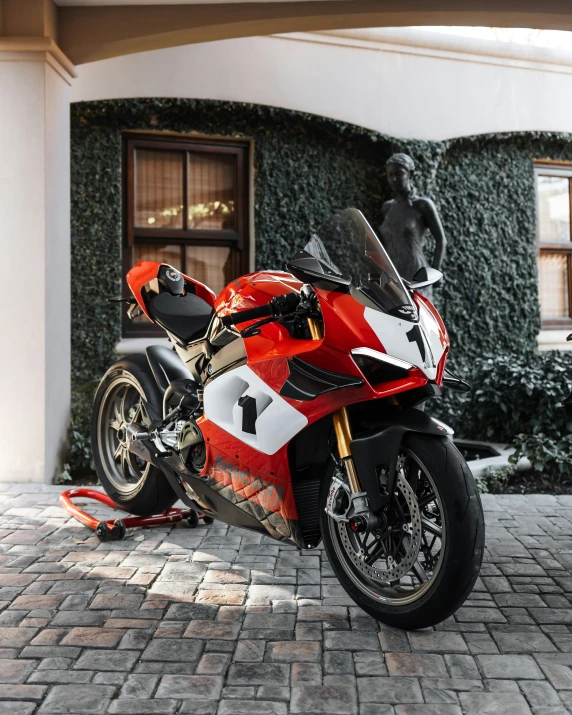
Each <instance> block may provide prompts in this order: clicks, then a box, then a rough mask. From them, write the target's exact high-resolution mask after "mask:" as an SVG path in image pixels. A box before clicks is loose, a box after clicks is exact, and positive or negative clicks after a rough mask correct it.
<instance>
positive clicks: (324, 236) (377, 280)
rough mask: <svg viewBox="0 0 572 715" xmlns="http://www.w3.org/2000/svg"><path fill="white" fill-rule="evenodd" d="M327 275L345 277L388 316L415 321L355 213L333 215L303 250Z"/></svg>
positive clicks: (411, 308) (381, 253)
mask: <svg viewBox="0 0 572 715" xmlns="http://www.w3.org/2000/svg"><path fill="white" fill-rule="evenodd" d="M303 251H304V253H306V254H309V255H311V256H313V257H314V258H316V259H317V260H318V261H319V263H320V265H321V266H322V267H323V269H324V273H326V274H328V273H329V274H332V273H333V274H334V275H337V276H342V275H348V276H351V278H352V286H353V287H354V288H355V289H357V290H358V291H360V292H361V293H363V294H364V295H365V296H367V297H368V298H369V299H370V301H371V302H373V303H374V304H375V305H376V306H377V307H378V308H379V309H381V310H382V311H383V312H385V313H389V314H390V315H396V316H399V317H402V318H405V319H409V320H415V319H416V318H417V310H416V308H415V304H414V303H413V301H412V299H411V296H410V294H409V291H408V290H407V289H406V288H405V286H404V285H403V282H402V280H401V278H400V276H399V274H398V273H397V271H396V270H395V267H394V266H393V263H392V262H391V260H390V258H389V256H388V255H387V253H386V252H385V249H384V248H383V246H382V245H381V241H380V240H379V238H378V237H377V236H376V234H375V231H374V230H373V229H372V227H371V226H370V225H369V223H368V222H367V221H366V219H365V217H364V215H363V214H362V213H361V211H358V209H345V210H344V211H340V212H339V213H336V214H334V215H333V216H332V217H331V218H330V219H329V220H328V221H326V223H325V224H324V225H323V226H322V227H321V228H320V229H319V230H318V231H316V233H315V234H314V235H313V236H312V238H311V239H310V240H309V241H308V243H307V244H306V246H305V247H304V249H303Z"/></svg>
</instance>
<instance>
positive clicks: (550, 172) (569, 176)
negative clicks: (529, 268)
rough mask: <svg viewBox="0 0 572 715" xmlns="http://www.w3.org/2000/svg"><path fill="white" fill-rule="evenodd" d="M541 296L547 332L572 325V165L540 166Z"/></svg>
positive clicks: (541, 310) (539, 276) (538, 165)
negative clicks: (571, 209) (571, 219)
mask: <svg viewBox="0 0 572 715" xmlns="http://www.w3.org/2000/svg"><path fill="white" fill-rule="evenodd" d="M534 170H535V176H536V207H537V239H538V295H539V300H540V315H541V319H542V328H543V329H547V330H550V329H557V328H569V327H571V326H572V224H571V222H570V213H571V212H570V205H571V204H570V202H571V200H572V191H571V185H570V184H571V182H572V164H561V163H557V162H554V163H540V162H538V163H536V164H535V167H534Z"/></svg>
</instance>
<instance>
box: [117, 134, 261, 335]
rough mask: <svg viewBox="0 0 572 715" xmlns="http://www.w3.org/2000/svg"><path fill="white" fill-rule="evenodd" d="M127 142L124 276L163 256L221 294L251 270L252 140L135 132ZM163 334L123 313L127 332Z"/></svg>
mask: <svg viewBox="0 0 572 715" xmlns="http://www.w3.org/2000/svg"><path fill="white" fill-rule="evenodd" d="M123 147H124V159H123V160H124V212H123V221H124V244H123V245H124V248H123V275H124V276H125V275H126V274H127V273H128V271H129V269H130V268H131V267H132V266H134V265H135V264H136V263H138V262H139V261H160V262H162V263H168V264H170V265H172V266H174V267H175V268H177V269H178V270H180V271H182V272H183V273H185V274H186V275H188V276H190V277H191V278H195V279H196V280H198V281H200V282H201V283H204V284H205V285H207V286H208V287H209V288H210V289H211V290H213V291H214V292H215V293H217V294H218V293H219V292H220V291H221V290H222V289H223V288H224V287H225V285H227V283H229V282H230V281H231V280H233V279H234V278H236V277H237V276H239V275H242V274H243V273H247V272H248V270H249V231H248V150H249V145H248V143H247V142H236V141H223V140H220V141H215V140H212V141H211V140H202V139H189V138H187V137H181V138H179V137H157V136H145V135H139V134H135V135H124V145H123ZM125 290H126V291H127V292H128V289H127V287H125ZM126 294H127V293H126ZM158 334H162V331H161V330H160V329H159V328H158V327H157V326H155V325H153V324H152V323H150V322H149V321H148V320H147V319H146V318H144V317H142V318H138V319H135V320H133V321H131V320H129V319H127V317H126V316H125V317H124V321H123V335H124V336H126V337H145V336H155V335H158Z"/></svg>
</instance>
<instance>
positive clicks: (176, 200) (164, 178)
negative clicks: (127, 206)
mask: <svg viewBox="0 0 572 715" xmlns="http://www.w3.org/2000/svg"><path fill="white" fill-rule="evenodd" d="M184 157H185V155H184V153H183V152H178V151H151V150H149V151H148V150H146V149H137V151H136V155H135V225H136V226H142V227H145V228H183V160H184Z"/></svg>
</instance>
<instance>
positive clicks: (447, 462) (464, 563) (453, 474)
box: [320, 434, 485, 630]
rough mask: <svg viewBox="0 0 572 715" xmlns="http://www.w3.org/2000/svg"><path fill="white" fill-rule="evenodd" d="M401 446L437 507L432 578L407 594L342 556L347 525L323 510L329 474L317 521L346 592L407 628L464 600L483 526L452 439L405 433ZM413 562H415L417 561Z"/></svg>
mask: <svg viewBox="0 0 572 715" xmlns="http://www.w3.org/2000/svg"><path fill="white" fill-rule="evenodd" d="M404 447H405V449H404V450H403V451H404V453H407V454H408V455H409V458H410V459H413V460H414V464H415V465H416V467H417V468H418V469H419V470H420V472H419V473H420V474H423V471H424V472H425V474H427V475H429V481H430V482H432V484H433V486H434V491H435V494H436V496H437V498H438V503H439V505H440V509H439V511H440V512H441V513H440V515H439V523H440V524H441V527H442V541H441V547H440V551H439V560H438V562H436V563H435V565H434V571H433V573H432V574H431V578H429V579H428V581H427V582H426V583H425V584H423V583H421V582H420V584H419V586H418V587H417V588H418V590H417V592H415V591H414V590H411V591H410V592H409V594H410V595H409V596H408V595H407V592H406V591H403V594H404V595H402V592H401V591H400V590H399V588H400V585H399V584H397V589H396V582H392V583H389V584H388V585H387V588H386V589H385V590H384V588H383V587H382V585H381V584H380V581H375V580H373V579H369V578H368V576H367V575H366V573H363V572H362V571H360V569H359V568H358V567H356V566H355V565H354V564H355V563H356V560H354V561H352V560H351V557H348V558H346V557H345V555H344V551H343V547H344V544H347V543H348V541H347V538H346V539H345V541H344V538H343V534H342V531H341V529H342V528H345V525H338V524H336V522H335V521H334V520H333V519H332V518H331V517H330V516H328V515H327V514H326V512H325V506H326V501H327V496H328V491H329V486H330V479H329V478H328V479H325V480H324V482H323V483H322V488H321V493H320V505H321V509H320V522H321V530H322V538H323V540H324V546H325V549H326V553H327V555H328V558H329V560H330V563H331V565H332V568H333V570H334V572H335V574H336V576H337V577H338V579H339V581H340V583H341V585H342V586H343V587H344V589H345V591H346V592H347V593H348V595H349V596H350V597H351V598H352V599H353V600H354V601H355V602H356V603H357V605H358V606H360V607H361V608H362V609H363V610H364V611H366V612H367V613H369V614H370V615H371V616H373V617H374V618H376V619H377V620H379V621H381V622H383V623H386V624H388V625H390V626H393V627H396V628H403V629H407V630H410V629H416V628H427V627H428V626H432V625H435V624H436V623H440V622H441V621H443V620H445V619H446V618H448V617H449V616H450V615H451V614H453V613H454V612H455V611H456V610H457V609H458V608H459V607H460V606H461V605H462V604H463V602H464V601H465V599H466V598H467V597H468V595H469V594H470V593H471V590H472V588H473V585H474V583H475V581H476V579H477V576H478V575H479V570H480V567H481V561H482V558H483V549H484V540H485V527H484V517H483V511H482V505H481V499H480V496H479V492H478V490H477V487H476V484H475V481H474V479H473V476H472V474H471V472H470V470H469V468H468V466H467V464H466V462H465V460H464V459H463V457H462V456H461V454H460V453H459V452H458V450H457V449H456V447H455V446H454V444H453V443H452V441H451V440H449V439H439V438H435V437H428V436H426V435H421V434H412V435H409V436H408V437H407V438H406V442H405V445H404ZM411 494H413V492H411ZM417 503H418V502H417ZM432 503H433V502H432ZM435 503H437V501H436V502H435ZM432 508H434V507H432ZM420 515H421V524H422V525H423V524H424V523H425V524H426V523H427V522H428V519H427V517H426V516H425V514H424V513H423V507H421V509H420ZM431 525H432V526H433V528H435V526H436V522H430V526H431ZM408 526H409V525H408ZM340 535H341V536H340ZM345 548H346V549H347V546H346V547H345ZM374 563H375V562H374ZM415 563H416V564H419V561H416V562H415ZM374 568H377V566H375V567H374ZM411 573H412V571H409V574H411ZM421 573H423V570H422V571H421ZM425 575H428V574H425ZM407 577H408V576H407V574H406V576H405V578H407ZM411 581H412V582H413V579H411ZM392 589H394V590H393V591H392ZM392 593H395V598H391V597H390V596H391V594H392ZM417 594H418V595H417Z"/></svg>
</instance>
